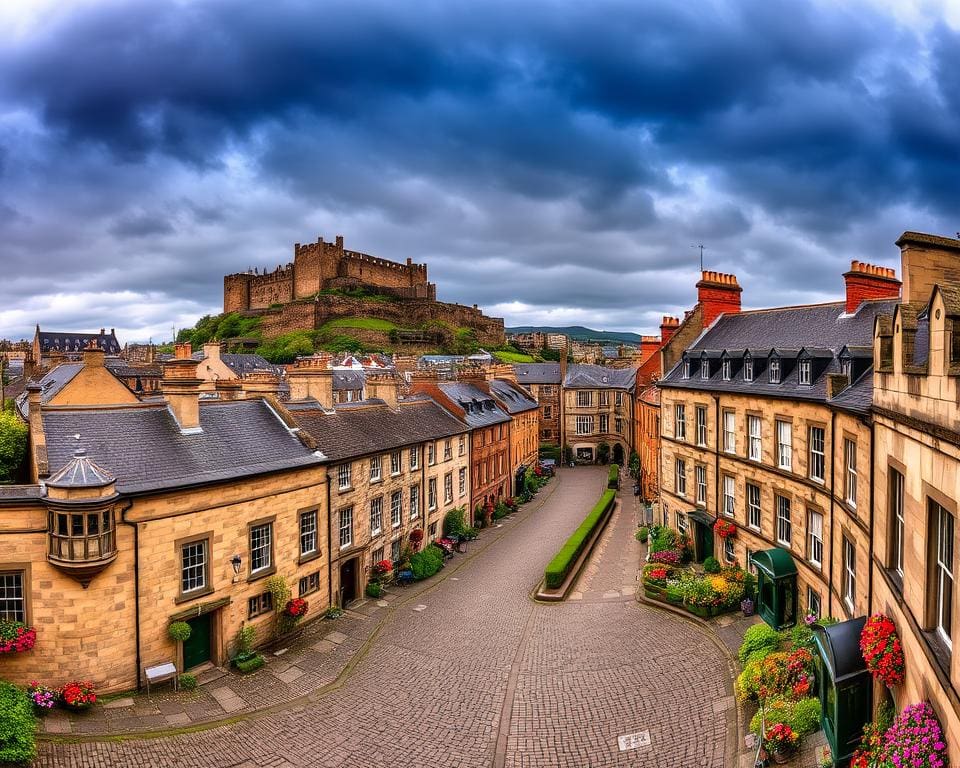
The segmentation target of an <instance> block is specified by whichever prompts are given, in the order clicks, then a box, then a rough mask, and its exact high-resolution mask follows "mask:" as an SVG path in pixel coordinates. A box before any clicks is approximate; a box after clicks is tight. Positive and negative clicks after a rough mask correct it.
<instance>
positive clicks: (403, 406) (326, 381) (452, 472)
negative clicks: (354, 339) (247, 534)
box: [286, 356, 470, 606]
mask: <svg viewBox="0 0 960 768" xmlns="http://www.w3.org/2000/svg"><path fill="white" fill-rule="evenodd" d="M333 373H334V372H333V371H332V370H330V368H329V367H328V360H327V359H326V358H325V357H324V356H317V357H313V358H304V359H301V360H299V361H297V363H296V364H295V365H294V366H293V367H292V368H291V369H290V372H289V376H288V378H289V381H290V396H291V400H290V401H289V402H288V403H287V404H286V407H287V409H288V410H289V412H290V414H291V415H292V417H293V419H294V421H295V422H296V423H297V425H299V427H300V428H301V429H302V430H304V431H305V432H306V433H307V434H309V435H310V436H311V438H313V439H314V440H315V441H316V444H317V447H318V449H319V450H320V451H321V453H322V454H323V456H324V457H325V459H326V460H327V461H328V462H329V464H328V465H327V466H328V469H327V475H328V483H327V491H328V498H327V500H326V506H327V508H328V509H329V510H330V515H329V534H328V535H329V538H330V541H331V547H330V556H329V570H330V589H331V594H330V600H331V602H332V604H336V605H340V606H344V605H347V604H349V603H350V602H351V601H352V600H354V599H356V598H358V597H361V596H362V595H363V593H364V589H365V587H366V584H367V582H368V581H369V578H370V570H371V568H372V567H373V565H374V564H375V563H378V562H380V561H382V560H390V561H391V562H393V563H394V564H396V563H398V562H399V561H400V559H401V554H402V552H403V551H404V550H405V549H406V548H408V547H410V546H412V542H411V539H410V534H411V533H412V532H413V531H417V530H419V531H420V532H421V533H420V535H421V536H422V544H421V546H425V545H426V544H427V543H428V542H430V541H432V540H434V539H436V538H438V537H439V536H441V535H442V534H443V518H444V516H445V515H446V514H447V513H448V512H449V511H451V510H452V509H454V508H455V507H466V506H467V505H468V504H469V502H470V471H469V467H470V451H469V439H468V437H469V435H468V432H469V430H468V428H467V426H466V425H465V424H463V423H462V422H460V421H458V420H457V419H455V418H454V417H453V416H452V415H451V414H449V413H447V412H446V411H444V410H443V409H442V408H440V407H439V406H438V405H437V404H436V403H435V402H433V401H432V400H430V399H429V398H426V397H418V398H410V399H404V400H398V398H397V386H398V381H397V380H396V379H395V378H394V377H393V376H391V375H388V374H370V375H368V377H367V395H368V399H367V400H362V401H359V402H351V403H339V404H334V400H333V382H332V378H333Z"/></svg>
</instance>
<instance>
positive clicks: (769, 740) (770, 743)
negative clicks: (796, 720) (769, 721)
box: [764, 723, 800, 765]
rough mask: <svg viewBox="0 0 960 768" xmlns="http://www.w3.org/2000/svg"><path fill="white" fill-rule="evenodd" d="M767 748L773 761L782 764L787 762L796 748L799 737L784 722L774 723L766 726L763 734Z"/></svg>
mask: <svg viewBox="0 0 960 768" xmlns="http://www.w3.org/2000/svg"><path fill="white" fill-rule="evenodd" d="M764 741H765V742H766V746H767V750H768V751H769V752H770V755H771V757H773V762H775V763H777V764H778V765H782V764H783V763H785V762H787V761H788V760H789V759H790V758H791V757H793V753H794V752H795V751H796V749H797V744H798V743H799V741H800V737H799V736H797V734H796V733H794V731H793V728H791V727H790V726H789V725H787V724H786V723H776V724H775V725H771V726H770V727H769V728H767V732H766V733H765V734H764Z"/></svg>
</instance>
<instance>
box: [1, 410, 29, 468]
mask: <svg viewBox="0 0 960 768" xmlns="http://www.w3.org/2000/svg"><path fill="white" fill-rule="evenodd" d="M10 405H11V406H12V405H13V403H12V402H11V403H10ZM27 435H28V430H27V425H26V424H24V423H23V422H22V421H21V420H20V418H19V417H18V416H17V415H16V414H15V413H14V412H13V409H12V408H7V409H5V410H3V411H0V482H10V481H12V480H14V479H15V478H16V476H17V470H18V469H19V468H20V464H21V463H22V462H23V457H24V456H26V454H27Z"/></svg>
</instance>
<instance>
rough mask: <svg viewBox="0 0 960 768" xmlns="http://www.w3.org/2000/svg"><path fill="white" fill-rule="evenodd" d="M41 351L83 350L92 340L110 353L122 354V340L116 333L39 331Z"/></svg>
mask: <svg viewBox="0 0 960 768" xmlns="http://www.w3.org/2000/svg"><path fill="white" fill-rule="evenodd" d="M37 336H39V341H40V353H41V354H44V353H48V352H82V351H83V350H84V349H85V348H86V347H87V345H88V344H89V343H90V342H91V341H95V342H96V343H97V346H98V347H99V348H100V349H102V350H103V351H104V352H106V353H107V354H108V355H119V354H120V342H119V341H117V337H116V334H114V332H113V331H110V333H71V332H67V331H38V332H37Z"/></svg>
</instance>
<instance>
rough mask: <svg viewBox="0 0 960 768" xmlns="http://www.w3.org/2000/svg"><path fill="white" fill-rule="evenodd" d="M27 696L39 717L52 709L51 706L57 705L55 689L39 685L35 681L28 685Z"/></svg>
mask: <svg viewBox="0 0 960 768" xmlns="http://www.w3.org/2000/svg"><path fill="white" fill-rule="evenodd" d="M27 696H29V697H30V702H31V703H32V704H33V708H34V710H35V711H36V713H37V714H39V715H43V714H46V712H47V711H48V710H51V709H53V705H54V704H56V703H57V690H56V689H55V688H47V686H45V685H40V683H38V682H37V681H36V680H34V681H33V682H32V683H30V686H29V687H28V688H27Z"/></svg>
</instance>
